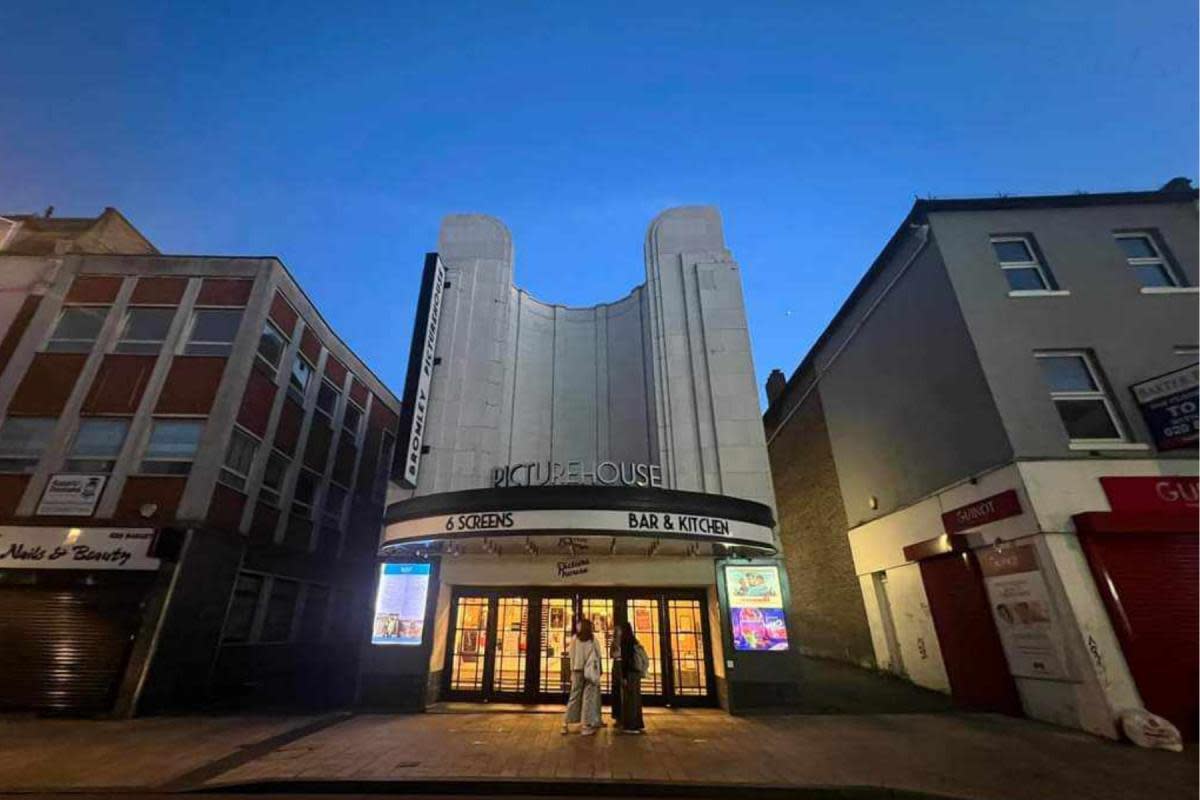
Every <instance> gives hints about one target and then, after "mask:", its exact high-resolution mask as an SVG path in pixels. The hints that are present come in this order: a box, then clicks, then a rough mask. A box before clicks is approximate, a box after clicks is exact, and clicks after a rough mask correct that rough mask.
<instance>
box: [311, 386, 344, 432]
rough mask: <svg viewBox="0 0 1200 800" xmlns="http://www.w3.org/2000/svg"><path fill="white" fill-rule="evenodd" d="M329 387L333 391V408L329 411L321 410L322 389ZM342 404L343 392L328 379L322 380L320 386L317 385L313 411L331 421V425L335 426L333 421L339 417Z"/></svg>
mask: <svg viewBox="0 0 1200 800" xmlns="http://www.w3.org/2000/svg"><path fill="white" fill-rule="evenodd" d="M326 386H328V387H329V388H330V389H332V390H333V408H332V409H330V410H329V411H326V410H325V409H323V408H321V389H323V388H324V387H326ZM341 402H342V390H341V389H339V388H338V387H337V384H335V383H334V382H333V381H331V380H329V379H328V378H321V382H320V384H318V385H317V396H316V399H315V400H314V401H313V410H314V411H316V412H317V413H318V414H320V415H321V416H323V417H325V418H326V419H327V420H329V424H330V426H331V427H332V426H333V420H334V419H335V418H336V417H337V410H338V404H339V403H341Z"/></svg>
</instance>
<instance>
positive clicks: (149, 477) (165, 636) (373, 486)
mask: <svg viewBox="0 0 1200 800" xmlns="http://www.w3.org/2000/svg"><path fill="white" fill-rule="evenodd" d="M0 281H3V289H4V294H3V296H2V297H0V609H2V610H3V613H2V614H0V712H9V711H34V712H51V713H77V714H101V715H110V714H115V715H129V714H135V713H154V712H161V711H169V710H179V709H194V708H197V707H206V706H212V705H213V704H220V703H228V704H232V705H233V706H235V707H239V708H240V707H244V706H245V705H247V704H249V703H253V702H256V701H264V702H271V703H276V704H279V703H284V704H289V705H294V706H297V707H301V706H303V705H306V704H313V705H328V704H349V703H351V702H353V699H354V691H355V686H356V678H357V674H358V664H359V653H360V644H362V640H363V639H364V638H365V634H366V631H367V630H368V627H369V622H370V610H371V600H372V599H373V598H372V587H373V585H374V579H375V573H376V563H377V562H376V550H377V548H378V537H379V520H380V518H381V516H382V514H383V507H384V499H385V497H386V493H387V483H388V476H389V473H390V465H391V461H392V455H393V451H394V445H395V437H396V430H397V425H398V422H399V410H400V404H399V401H398V399H397V398H396V397H395V396H394V395H393V394H392V393H391V392H390V391H388V389H387V387H386V386H384V385H383V384H382V383H381V382H380V381H379V380H378V379H377V378H376V377H375V376H374V375H373V374H372V372H371V371H370V370H369V369H368V368H367V367H366V365H365V364H363V362H362V361H361V360H360V359H359V358H358V357H356V356H355V354H354V353H353V352H351V351H350V349H349V348H348V347H347V346H346V345H345V344H344V343H343V342H342V341H341V339H339V338H338V336H337V335H336V333H335V332H334V331H333V330H332V329H331V328H330V327H329V325H328V324H327V323H326V322H325V320H324V319H323V318H322V316H321V314H320V313H319V312H318V310H317V309H316V308H315V307H314V305H313V304H312V302H311V301H310V300H309V298H308V297H307V296H306V295H305V294H304V292H303V291H302V290H301V288H300V287H299V285H298V284H297V283H296V281H295V280H294V279H293V277H292V276H291V274H290V273H289V272H288V271H287V269H286V268H285V267H284V265H283V264H282V263H281V262H280V261H279V260H278V259H275V258H270V257H264V258H224V257H221V258H217V257H206V256H190V255H164V254H162V253H159V252H158V250H157V249H155V247H154V246H153V245H151V244H150V243H149V242H148V241H147V240H146V239H145V237H143V236H142V235H141V234H140V233H138V232H137V231H136V229H134V228H133V226H132V225H130V224H129V223H128V221H126V220H125V219H124V217H122V216H121V215H120V214H119V213H117V212H115V211H113V210H112V209H109V210H107V211H105V212H104V213H103V214H101V215H99V216H98V217H95V218H56V217H49V216H30V215H6V216H3V217H0Z"/></svg>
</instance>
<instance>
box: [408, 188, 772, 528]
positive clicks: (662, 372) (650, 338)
mask: <svg viewBox="0 0 1200 800" xmlns="http://www.w3.org/2000/svg"><path fill="white" fill-rule="evenodd" d="M438 255H439V257H440V258H441V260H442V263H443V264H444V265H445V267H446V282H447V283H448V284H449V285H448V286H447V287H446V288H445V293H444V297H443V301H442V315H441V321H440V325H439V333H438V344H437V354H438V358H439V359H440V362H439V363H438V365H437V366H436V368H435V370H434V375H433V381H432V385H431V390H430V410H429V417H428V427H427V429H426V434H425V445H426V446H428V448H429V452H427V453H425V454H424V455H423V457H422V463H421V471H420V477H419V479H418V485H417V488H416V490H415V492H414V494H416V495H426V494H436V493H440V492H448V491H457V490H463V489H481V488H487V487H488V486H489V485H490V474H491V469H492V468H494V467H497V466H501V465H504V464H509V463H521V462H527V461H539V460H541V461H545V460H559V461H567V460H578V461H584V462H592V461H598V460H613V461H629V462H638V463H653V464H660V465H661V466H662V469H663V478H664V485H665V487H666V488H673V489H683V490H688V491H696V492H705V493H710V494H722V495H728V496H732V497H739V498H744V499H748V500H754V501H757V502H760V503H764V504H766V505H768V506H770V507H771V508H774V505H775V504H774V496H773V491H772V486H771V477H770V468H769V465H768V462H767V455H766V445H765V441H764V436H763V430H762V424H761V418H760V411H759V406H758V392H757V389H756V385H755V377H754V364H753V361H752V359H751V354H750V338H749V333H748V330H747V324H746V313H745V305H744V302H743V299H742V288H741V275H740V272H739V268H738V265H737V263H736V262H735V261H734V260H733V257H732V255H731V254H730V252H729V251H728V250H727V249H726V248H725V242H724V236H723V234H722V230H721V221H720V217H719V216H718V214H717V211H716V209H714V208H711V207H707V206H687V207H683V208H675V209H671V210H668V211H665V212H663V213H662V214H660V215H659V216H658V217H657V218H656V219H655V220H654V221H653V222H652V223H651V225H650V229H649V232H648V233H647V235H646V267H645V268H646V283H645V284H644V285H642V286H639V287H637V288H635V289H634V290H633V291H632V292H631V293H630V294H629V295H628V296H626V297H624V298H622V299H620V300H618V301H616V302H613V303H602V304H599V305H596V306H591V307H587V308H569V307H566V306H561V305H553V304H549V303H544V302H542V301H539V300H537V299H535V298H533V297H531V296H530V295H529V294H527V293H526V292H524V291H522V290H521V289H519V288H517V287H516V286H515V284H514V283H513V247H512V240H511V237H510V235H509V233H508V231H507V229H505V227H504V226H503V224H502V223H500V222H499V221H498V220H495V219H493V218H491V217H486V216H482V215H474V214H464V215H453V216H450V217H447V218H446V219H445V221H444V222H443V224H442V230H441V234H440V237H439V242H438Z"/></svg>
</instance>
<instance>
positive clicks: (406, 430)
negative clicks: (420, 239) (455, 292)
mask: <svg viewBox="0 0 1200 800" xmlns="http://www.w3.org/2000/svg"><path fill="white" fill-rule="evenodd" d="M445 287H446V268H445V266H443V265H442V260H441V259H440V258H438V254H437V253H426V254H425V271H424V273H422V275H421V294H420V297H419V298H418V299H417V318H416V321H415V322H414V324H413V338H412V348H411V349H410V350H409V351H408V375H407V376H406V377H405V381H404V400H403V405H402V407H401V409H400V441H401V443H402V448H401V451H400V452H401V453H403V456H402V460H401V462H400V465H401V468H400V474H399V476H398V478H399V480H400V485H401V486H404V487H405V488H408V489H415V488H417V473H418V470H419V469H420V466H421V445H422V442H423V441H424V439H425V420H426V416H427V415H428V413H429V384H430V382H431V381H432V379H433V361H434V358H435V357H436V353H437V333H438V320H439V319H440V317H441V315H442V296H443V294H445Z"/></svg>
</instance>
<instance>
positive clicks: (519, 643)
mask: <svg viewBox="0 0 1200 800" xmlns="http://www.w3.org/2000/svg"><path fill="white" fill-rule="evenodd" d="M645 261H646V264H645V283H644V284H642V285H640V286H638V287H636V288H635V289H633V290H632V291H631V292H630V293H629V294H628V295H626V296H625V297H623V298H620V299H617V300H615V301H613V302H608V303H601V304H598V305H595V306H590V307H584V308H574V307H567V306H561V305H554V304H552V303H547V302H544V301H542V300H538V299H536V298H534V297H532V296H531V295H529V294H528V293H527V292H525V291H524V290H522V289H520V288H518V287H517V286H516V285H515V283H514V281H513V245H512V239H511V236H510V235H509V232H508V230H507V229H506V228H505V227H504V225H503V224H502V223H501V222H500V221H498V220H496V219H494V218H492V217H487V216H483V215H475V214H461V215H452V216H449V217H447V218H446V219H445V220H444V221H443V223H442V229H441V233H440V236H439V241H438V251H437V253H430V254H429V255H428V256H427V257H426V264H425V272H424V277H423V285H422V291H421V299H420V303H419V307H418V314H417V320H416V325H415V329H414V337H413V342H412V349H411V355H410V366H409V375H408V381H407V385H406V395H405V398H404V401H405V403H404V405H405V407H404V416H403V417H402V419H401V430H400V437H401V438H400V444H399V447H398V451H399V452H398V464H399V477H400V478H401V480H402V482H403V483H404V484H405V485H406V486H407V487H409V488H408V490H407V491H406V492H405V493H404V495H403V496H401V497H397V498H392V499H393V500H394V502H393V503H392V504H391V505H390V506H389V509H388V513H387V517H386V522H385V530H384V535H383V542H382V547H381V555H382V556H383V558H384V559H385V564H384V566H383V567H382V568H381V583H380V589H379V597H378V602H377V609H376V624H375V626H376V630H375V632H374V633H375V635H374V637H373V641H374V643H375V645H377V646H376V647H373V648H372V656H371V658H370V659H368V662H369V668H368V670H367V673H366V674H365V676H364V677H365V684H364V689H365V692H366V694H367V697H366V698H365V699H367V700H368V701H371V700H374V701H375V702H379V703H396V702H401V701H402V698H401V697H400V694H399V693H398V692H399V690H398V689H397V688H396V687H398V686H401V685H403V686H405V687H408V688H407V690H406V691H407V692H408V693H409V694H410V695H411V694H412V693H413V692H414V691H416V689H415V688H414V687H420V691H421V692H423V697H424V698H426V699H429V698H438V697H440V698H446V699H479V700H488V699H493V698H495V699H528V700H543V701H544V700H547V699H552V698H554V697H558V696H560V695H561V694H562V693H563V692H565V685H564V679H563V678H564V675H563V668H562V663H563V648H564V645H565V642H566V639H567V638H568V636H569V631H570V626H571V624H572V621H573V620H574V619H576V618H578V617H580V616H586V617H588V618H590V619H592V620H593V622H594V623H595V625H596V627H597V629H598V630H600V631H601V635H602V638H605V637H606V636H607V634H608V632H609V631H611V630H612V628H613V625H615V624H616V623H617V622H620V621H622V620H628V621H629V622H630V623H631V624H633V625H634V627H635V630H637V633H638V635H639V637H642V638H645V639H647V640H648V641H650V642H651V644H652V645H653V652H654V658H653V661H654V664H653V665H652V670H651V675H650V676H649V677H648V678H647V680H646V685H645V686H644V689H645V691H646V694H647V698H648V702H649V701H653V700H658V701H660V702H665V703H671V704H680V703H696V704H704V703H708V704H716V703H718V702H720V703H721V704H722V705H725V706H726V707H729V708H732V709H734V710H737V709H738V708H745V707H749V706H755V705H764V704H774V703H777V702H779V701H780V699H783V698H786V697H787V696H788V694H789V692H790V691H791V688H790V687H794V681H793V672H792V669H791V664H792V661H791V659H790V655H789V653H790V651H789V650H788V641H787V621H786V619H785V618H784V612H783V609H784V608H786V605H787V604H786V593H787V585H786V577H785V575H784V574H783V568H782V565H781V563H780V562H779V561H778V560H777V558H776V556H777V554H778V539H777V537H776V535H775V532H774V510H773V509H774V498H773V494H772V488H771V476H770V472H769V466H768V461H767V453H766V447H765V443H764V437H763V429H762V423H761V416H760V409H759V404H758V394H757V389H756V381H755V376H754V366H753V362H752V359H751V352H750V340H749V334H748V330H747V325H746V313H745V306H744V302H743V299H742V284H741V275H740V270H739V267H738V265H737V263H736V262H735V261H734V260H733V257H732V255H731V254H730V252H729V250H727V249H726V247H725V241H724V235H723V233H722V229H721V220H720V216H719V214H718V212H717V210H716V209H715V208H712V207H709V206H686V207H681V208H674V209H669V210H667V211H664V212H663V213H662V214H660V215H659V216H658V217H656V218H655V219H654V221H653V222H652V223H651V224H650V228H649V230H648V232H647V234H646V241H645ZM422 582H427V587H428V592H427V600H426V602H425V605H424V607H423V608H421V609H420V612H421V613H420V614H419V613H418V608H417V605H416V604H415V601H414V600H413V598H414V597H415V596H416V595H414V594H413V587H414V586H418V585H426V584H424V583H422ZM405 597H407V598H408V600H407V602H408V606H407V608H402V606H403V603H404V602H405V601H404V599H403V598H405ZM401 627H404V628H405V629H406V630H407V631H408V632H409V635H408V636H401V635H399V634H398V633H397V631H398V630H399V629H400V628H401ZM402 639H403V640H405V641H401V640H402ZM393 643H394V644H404V643H410V644H412V645H414V646H410V647H386V645H388V644H393ZM785 665H787V666H786V668H784V667H785ZM401 675H403V676H405V677H406V678H407V679H408V680H403V681H397V680H396V678H397V677H399V676H401ZM405 702H409V701H407V700H405Z"/></svg>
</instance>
